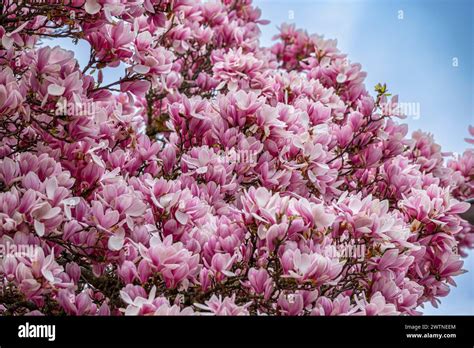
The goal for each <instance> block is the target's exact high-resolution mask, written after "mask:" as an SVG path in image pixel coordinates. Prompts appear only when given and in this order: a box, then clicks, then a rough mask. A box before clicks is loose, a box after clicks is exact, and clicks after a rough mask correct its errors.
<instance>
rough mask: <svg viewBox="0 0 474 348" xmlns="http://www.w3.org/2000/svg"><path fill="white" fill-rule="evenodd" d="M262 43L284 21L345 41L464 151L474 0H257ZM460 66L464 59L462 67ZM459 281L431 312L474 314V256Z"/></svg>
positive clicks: (427, 125) (473, 78) (470, 114)
mask: <svg viewBox="0 0 474 348" xmlns="http://www.w3.org/2000/svg"><path fill="white" fill-rule="evenodd" d="M255 4H256V5H257V6H258V7H259V8H260V9H261V10H262V17H263V18H265V19H269V20H270V21H271V23H270V24H269V25H267V26H264V27H263V28H262V44H263V45H265V46H269V45H270V44H271V42H272V36H273V35H275V34H276V33H277V32H278V29H277V26H278V25H280V24H281V23H284V22H286V23H295V24H296V27H297V28H304V29H306V30H307V31H308V32H309V33H317V34H319V35H324V36H325V38H331V39H333V38H334V39H337V40H338V47H339V48H340V49H341V51H342V52H346V53H347V54H348V55H349V58H350V59H351V61H355V62H359V63H361V64H362V67H363V69H364V70H365V71H366V72H367V73H368V76H367V79H366V85H367V87H368V89H370V88H372V86H375V85H376V84H377V83H378V82H382V83H387V86H388V88H389V90H390V91H391V92H393V93H394V94H398V95H399V96H400V101H401V102H405V103H406V107H407V111H408V112H410V110H411V111H412V114H411V115H410V116H408V117H407V119H405V120H404V122H406V123H408V125H409V128H410V130H411V131H414V130H417V129H420V128H421V129H423V130H425V131H429V132H431V133H433V134H434V136H435V140H436V141H437V142H438V143H439V144H440V145H441V146H442V147H443V149H444V150H445V151H452V152H462V151H463V150H464V149H465V148H466V147H467V146H468V145H467V144H466V143H465V142H464V137H465V136H466V135H467V127H468V125H469V124H474V54H473V52H474V45H473V43H474V2H473V1H470V0H410V1H407V0H405V1H403V0H395V1H390V0H377V1H375V0H363V1H362V0H291V1H290V0H255ZM456 65H457V66H456ZM464 268H465V269H467V270H468V271H469V272H468V273H466V274H463V275H461V276H459V277H457V278H456V282H457V283H458V287H457V288H453V289H452V291H451V293H450V294H449V295H448V297H446V298H444V299H443V300H442V303H441V306H440V308H438V309H436V308H433V307H431V306H430V305H428V306H427V308H426V309H425V310H424V313H425V314H446V315H449V314H474V255H473V253H472V252H471V254H470V255H469V257H468V258H467V259H466V263H465V266H464Z"/></svg>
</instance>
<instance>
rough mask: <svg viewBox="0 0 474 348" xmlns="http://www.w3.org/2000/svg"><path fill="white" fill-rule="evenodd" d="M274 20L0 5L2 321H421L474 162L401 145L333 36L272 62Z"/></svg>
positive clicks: (244, 6) (447, 256)
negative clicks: (266, 43) (265, 30)
mask: <svg viewBox="0 0 474 348" xmlns="http://www.w3.org/2000/svg"><path fill="white" fill-rule="evenodd" d="M263 24H265V21H263V20H261V19H260V11H259V10H258V9H257V8H255V7H253V6H252V4H251V1H250V0H238V1H235V0H222V1H220V2H216V1H202V2H197V1H195V0H131V1H130V0H129V1H119V0H87V1H85V0H70V1H67V0H66V1H53V0H41V1H39V0H35V1H33V0H31V1H26V0H15V1H13V0H4V1H2V2H1V4H0V38H1V45H0V246H1V247H2V248H1V250H0V251H2V258H1V261H0V312H1V313H3V314H4V315H65V314H67V315H109V314H110V315H122V314H132V315H136V314H139V315H150V314H151V315H153V314H157V315H162V314H202V313H207V314H208V313H211V314H217V315H222V314H230V315H239V314H269V315H350V314H355V315H390V314H408V315H413V314H419V313H420V312H419V308H420V307H422V306H423V304H424V303H425V302H431V303H432V304H433V305H435V306H436V305H437V303H438V302H439V299H440V298H441V297H443V296H446V295H447V294H448V293H449V290H450V286H453V285H455V282H454V278H455V276H457V275H459V274H461V273H463V272H464V271H463V269H462V265H463V261H462V259H461V258H462V256H464V255H465V252H466V250H467V249H469V248H470V247H472V246H473V245H474V237H473V236H474V233H472V231H471V228H472V226H471V225H469V223H468V222H467V221H465V220H463V219H462V218H461V217H460V215H459V214H461V213H463V212H465V211H466V210H467V209H468V208H469V204H468V203H464V200H465V199H467V198H470V197H473V196H474V151H473V150H468V151H466V152H465V153H464V154H462V155H456V156H454V155H450V154H446V153H443V152H441V149H440V146H439V145H437V144H436V143H435V142H434V140H433V137H432V136H431V135H430V134H427V133H424V132H422V131H417V132H415V133H413V134H412V135H411V136H407V132H408V130H407V126H406V125H404V124H399V123H398V119H399V118H402V117H403V115H402V113H401V112H400V107H399V105H398V101H397V98H396V97H391V95H390V94H389V93H388V91H387V88H386V86H385V85H380V84H379V85H377V86H376V88H375V91H370V93H369V90H367V89H366V87H365V85H364V78H365V76H366V74H365V73H364V72H362V70H361V66H360V65H359V64H355V63H352V62H350V61H349V60H348V59H347V57H346V55H344V54H342V53H341V52H340V51H339V50H338V49H337V47H336V41H334V40H326V39H324V38H323V37H321V36H318V35H309V34H308V33H306V32H305V31H302V30H296V29H295V28H294V27H293V26H290V25H283V26H282V27H281V29H280V33H279V34H278V35H277V36H276V37H275V40H276V41H275V42H276V43H275V44H274V45H273V46H272V47H270V48H266V47H261V46H260V44H259V35H260V29H259V25H263ZM47 38H68V39H70V40H72V41H73V42H78V41H80V40H81V41H85V42H87V43H88V45H89V46H90V53H89V54H90V58H89V60H88V63H87V64H86V65H84V66H82V67H81V66H79V64H78V62H77V61H76V60H75V58H74V54H73V53H72V52H70V51H67V50H64V49H62V48H60V47H50V46H47V45H46V44H47V42H44V39H47ZM41 40H43V42H42V41H41ZM111 67H121V68H122V69H117V70H112V71H122V72H123V76H117V77H116V80H115V81H112V82H111V83H105V82H104V81H103V74H104V69H107V68H111ZM470 133H471V135H473V136H474V129H470ZM468 141H470V142H471V143H472V142H473V140H472V139H468Z"/></svg>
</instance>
